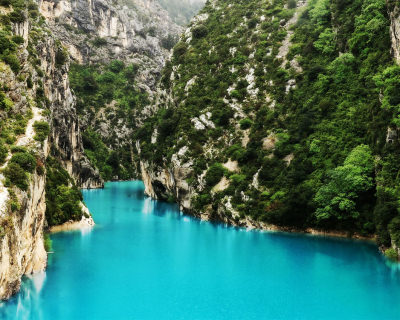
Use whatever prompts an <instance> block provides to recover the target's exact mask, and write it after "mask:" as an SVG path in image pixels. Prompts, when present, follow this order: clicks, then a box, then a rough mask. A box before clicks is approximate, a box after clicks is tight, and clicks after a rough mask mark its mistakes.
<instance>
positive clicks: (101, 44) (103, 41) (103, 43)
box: [93, 37, 107, 47]
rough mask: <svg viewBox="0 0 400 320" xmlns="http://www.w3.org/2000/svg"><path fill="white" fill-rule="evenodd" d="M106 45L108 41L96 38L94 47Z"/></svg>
mask: <svg viewBox="0 0 400 320" xmlns="http://www.w3.org/2000/svg"><path fill="white" fill-rule="evenodd" d="M106 44H107V40H106V39H104V38H100V37H96V38H95V39H94V40H93V45H94V46H95V47H101V46H105V45H106Z"/></svg>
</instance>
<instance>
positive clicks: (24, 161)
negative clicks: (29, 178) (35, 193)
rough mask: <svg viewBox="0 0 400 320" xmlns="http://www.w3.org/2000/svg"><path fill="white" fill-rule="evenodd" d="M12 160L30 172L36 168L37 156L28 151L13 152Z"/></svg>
mask: <svg viewBox="0 0 400 320" xmlns="http://www.w3.org/2000/svg"><path fill="white" fill-rule="evenodd" d="M10 161H11V162H12V163H16V164H18V165H19V166H20V167H21V168H22V169H24V170H25V171H27V172H30V173H32V172H33V170H34V169H35V168H36V158H35V157H34V156H33V155H31V154H30V153H28V152H17V153H15V154H13V156H12V157H11V160H10Z"/></svg>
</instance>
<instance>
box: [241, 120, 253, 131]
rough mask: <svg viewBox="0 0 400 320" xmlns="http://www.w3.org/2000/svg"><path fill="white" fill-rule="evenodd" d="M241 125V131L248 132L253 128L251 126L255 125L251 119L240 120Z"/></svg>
mask: <svg viewBox="0 0 400 320" xmlns="http://www.w3.org/2000/svg"><path fill="white" fill-rule="evenodd" d="M239 124H240V129H242V130H246V129H249V128H250V127H251V125H252V124H253V121H251V120H250V119H249V118H246V119H243V120H240V122H239Z"/></svg>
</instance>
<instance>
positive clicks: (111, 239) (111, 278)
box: [0, 181, 400, 320]
mask: <svg viewBox="0 0 400 320" xmlns="http://www.w3.org/2000/svg"><path fill="white" fill-rule="evenodd" d="M143 188H144V187H143V184H142V182H140V181H131V182H113V183H107V184H106V187H105V189H103V190H85V191H84V192H83V194H84V199H85V202H86V204H87V205H88V207H89V209H90V210H91V212H92V214H93V217H94V220H95V221H96V224H97V225H96V226H95V228H94V229H92V230H91V231H90V232H81V231H71V232H63V233H58V234H54V235H52V236H51V237H52V240H53V251H54V254H50V255H49V266H48V270H47V271H46V272H45V273H43V274H39V275H35V276H33V277H26V278H25V280H24V283H23V286H22V290H21V293H19V294H18V295H16V296H15V297H13V298H12V299H11V300H10V301H8V302H6V303H2V304H1V306H0V319H7V320H8V319H32V320H35V319H398V318H399V317H400V272H399V271H398V270H396V269H395V268H394V267H392V266H390V265H389V264H388V262H387V261H385V259H384V258H383V257H382V256H381V255H380V254H379V252H378V250H377V248H376V246H374V245H372V244H370V243H366V242H362V241H353V240H345V239H331V238H322V237H312V236H306V235H297V234H285V233H269V232H259V231H246V230H243V229H237V228H233V227H228V226H225V225H222V224H212V223H208V222H202V221H199V220H197V219H193V218H190V217H188V216H184V215H182V214H180V212H179V210H178V208H177V206H175V205H171V204H167V203H163V202H159V201H154V200H152V199H150V198H147V197H145V196H144V195H143Z"/></svg>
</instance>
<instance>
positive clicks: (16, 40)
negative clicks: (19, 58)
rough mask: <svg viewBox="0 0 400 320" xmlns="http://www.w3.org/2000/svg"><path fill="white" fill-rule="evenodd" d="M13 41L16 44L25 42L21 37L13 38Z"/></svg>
mask: <svg viewBox="0 0 400 320" xmlns="http://www.w3.org/2000/svg"><path fill="white" fill-rule="evenodd" d="M12 41H13V42H14V43H16V44H23V43H24V42H25V40H24V38H23V37H21V36H13V37H12Z"/></svg>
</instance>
